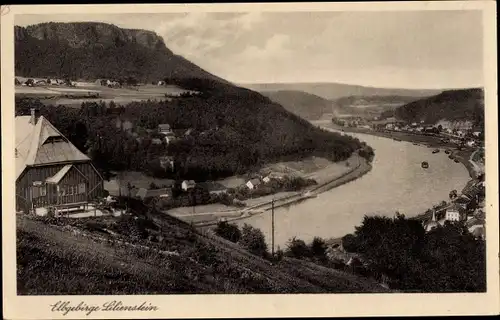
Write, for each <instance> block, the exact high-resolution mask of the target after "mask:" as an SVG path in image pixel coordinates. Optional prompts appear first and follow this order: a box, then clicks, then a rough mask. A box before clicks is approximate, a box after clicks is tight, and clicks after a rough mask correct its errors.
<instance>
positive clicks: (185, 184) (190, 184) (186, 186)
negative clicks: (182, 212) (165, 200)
mask: <svg viewBox="0 0 500 320" xmlns="http://www.w3.org/2000/svg"><path fill="white" fill-rule="evenodd" d="M195 186H196V182H194V180H184V181H182V183H181V188H182V190H184V191H188V190H190V189H193V188H194V187H195Z"/></svg>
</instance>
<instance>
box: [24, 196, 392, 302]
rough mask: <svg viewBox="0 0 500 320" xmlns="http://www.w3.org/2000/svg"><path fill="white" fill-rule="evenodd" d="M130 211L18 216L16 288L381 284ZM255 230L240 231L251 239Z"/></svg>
mask: <svg viewBox="0 0 500 320" xmlns="http://www.w3.org/2000/svg"><path fill="white" fill-rule="evenodd" d="M130 205H131V206H132V207H134V205H133V204H132V203H131V204H130ZM133 211H135V214H134V215H133V216H122V217H119V218H114V217H99V218H86V219H67V218H66V219H64V218H58V219H54V218H35V217H27V216H18V218H17V265H18V273H17V288H18V294H21V295H26V294H37V295H55V294H80V295H85V294H94V295H95V294H160V293H163V294H166V293H328V292H385V291H387V290H385V289H384V288H383V287H381V286H379V285H378V284H377V283H376V282H374V281H372V280H369V279H365V278H362V277H359V276H356V275H354V274H350V273H348V272H340V271H337V270H333V269H326V268H321V267H320V266H317V265H314V264H312V263H305V262H301V261H299V260H295V259H293V258H286V259H282V260H280V261H275V260H270V259H264V258H261V257H259V256H258V255H254V254H252V253H251V252H255V253H258V251H259V250H261V249H263V248H262V247H259V245H254V246H253V247H252V250H251V252H249V251H247V250H246V249H245V248H246V247H241V246H239V245H237V244H233V243H231V242H229V241H226V240H224V239H222V238H220V237H217V236H214V235H211V234H210V233H200V232H197V231H196V230H194V229H193V228H191V227H190V226H189V225H187V224H185V223H183V222H180V221H179V220H176V219H174V218H172V217H169V216H165V215H161V214H159V213H157V212H156V211H154V210H152V209H150V210H149V211H148V209H147V208H145V207H143V206H142V205H140V204H137V203H136V207H134V208H133ZM139 212H144V213H142V214H141V213H139ZM145 212H147V214H146V213H145ZM254 234H255V231H254V229H251V230H250V231H248V232H244V236H243V237H246V238H247V241H248V243H250V244H251V243H254V244H255V242H253V240H252V239H254V238H253V235H254ZM260 252H262V251H260Z"/></svg>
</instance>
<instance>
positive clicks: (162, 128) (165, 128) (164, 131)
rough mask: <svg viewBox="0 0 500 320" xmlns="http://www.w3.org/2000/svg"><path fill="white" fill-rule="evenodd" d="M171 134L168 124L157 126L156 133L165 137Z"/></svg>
mask: <svg viewBox="0 0 500 320" xmlns="http://www.w3.org/2000/svg"><path fill="white" fill-rule="evenodd" d="M171 132H172V128H171V127H170V125H169V124H168V123H163V124H159V125H158V133H161V134H165V135H166V134H167V133H171Z"/></svg>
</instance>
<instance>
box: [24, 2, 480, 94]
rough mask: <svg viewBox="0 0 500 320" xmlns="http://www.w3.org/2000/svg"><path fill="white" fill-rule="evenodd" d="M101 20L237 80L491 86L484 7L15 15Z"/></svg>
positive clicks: (29, 19)
mask: <svg viewBox="0 0 500 320" xmlns="http://www.w3.org/2000/svg"><path fill="white" fill-rule="evenodd" d="M49 21H54V22H74V21H99V22H106V23H111V24H114V25H117V26H119V27H122V28H133V29H146V30H151V31H155V32H156V33H157V34H158V35H160V36H161V37H163V39H164V41H165V43H166V45H167V47H168V48H169V49H170V50H172V51H173V52H174V53H176V54H179V55H182V56H184V57H185V58H187V59H189V60H190V61H192V62H194V63H195V64H197V65H199V66H200V67H202V68H204V69H205V70H207V71H209V72H211V73H213V74H216V75H217V76H220V77H222V78H225V79H227V80H229V81H232V82H234V83H240V84H243V83H294V82H295V83H297V82H338V83H348V84H358V85H366V86H374V87H387V88H420V89H424V88H427V89H441V88H463V87H475V86H482V85H484V83H483V27H482V13H481V11H463V10H462V11H400V12H398V11H385V12H381V11H378V12H376V11H372V12H360V11H351V12H338V11H337V12H224V13H208V12H190V13H155V14H143V13H141V14H106V15H103V14H101V15H97V14H93V15H89V14H78V15H77V14H64V15H60V14H59V15H48V14H39V15H16V17H15V24H16V25H19V26H27V25H31V24H36V23H41V22H49Z"/></svg>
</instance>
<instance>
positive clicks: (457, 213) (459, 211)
mask: <svg viewBox="0 0 500 320" xmlns="http://www.w3.org/2000/svg"><path fill="white" fill-rule="evenodd" d="M463 214H464V209H463V208H462V207H461V206H459V205H453V206H451V207H450V208H448V209H446V213H445V220H446V221H452V222H455V221H460V220H461V217H462V216H463Z"/></svg>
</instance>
